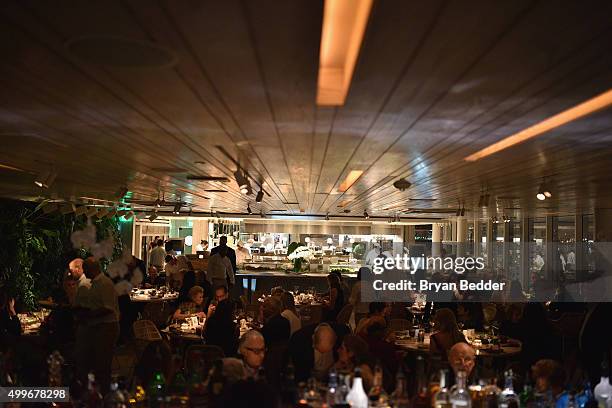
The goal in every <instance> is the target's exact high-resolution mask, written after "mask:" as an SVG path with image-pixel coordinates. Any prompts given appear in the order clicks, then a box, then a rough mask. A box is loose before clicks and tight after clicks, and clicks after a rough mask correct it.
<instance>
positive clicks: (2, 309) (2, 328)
mask: <svg viewBox="0 0 612 408" xmlns="http://www.w3.org/2000/svg"><path fill="white" fill-rule="evenodd" d="M19 336H21V322H20V321H19V317H18V316H17V312H16V311H15V299H14V298H12V297H9V296H8V294H7V293H6V289H4V288H3V289H1V290H0V339H1V340H0V346H5V345H8V344H9V343H11V342H12V341H11V340H14V339H15V337H19Z"/></svg>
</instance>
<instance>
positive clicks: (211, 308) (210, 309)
mask: <svg viewBox="0 0 612 408" xmlns="http://www.w3.org/2000/svg"><path fill="white" fill-rule="evenodd" d="M216 308H217V306H215V305H210V306H208V313H207V314H206V316H207V317H210V316H212V314H213V313H215V309H216Z"/></svg>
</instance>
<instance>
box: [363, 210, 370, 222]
mask: <svg viewBox="0 0 612 408" xmlns="http://www.w3.org/2000/svg"><path fill="white" fill-rule="evenodd" d="M363 218H365V219H366V220H369V219H370V214H368V211H367V210H363Z"/></svg>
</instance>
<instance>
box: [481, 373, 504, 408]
mask: <svg viewBox="0 0 612 408" xmlns="http://www.w3.org/2000/svg"><path fill="white" fill-rule="evenodd" d="M500 394H501V389H500V388H499V387H498V386H497V378H495V377H492V378H489V383H488V384H487V385H485V386H484V388H483V389H482V395H483V406H485V407H487V408H495V407H497V406H498V405H499V395H500Z"/></svg>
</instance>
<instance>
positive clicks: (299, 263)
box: [293, 258, 303, 273]
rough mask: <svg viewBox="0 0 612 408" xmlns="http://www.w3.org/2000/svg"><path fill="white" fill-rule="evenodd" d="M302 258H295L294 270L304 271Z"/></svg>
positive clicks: (297, 271)
mask: <svg viewBox="0 0 612 408" xmlns="http://www.w3.org/2000/svg"><path fill="white" fill-rule="evenodd" d="M302 261H303V259H302V258H296V259H294V260H293V272H295V273H299V272H301V271H302Z"/></svg>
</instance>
